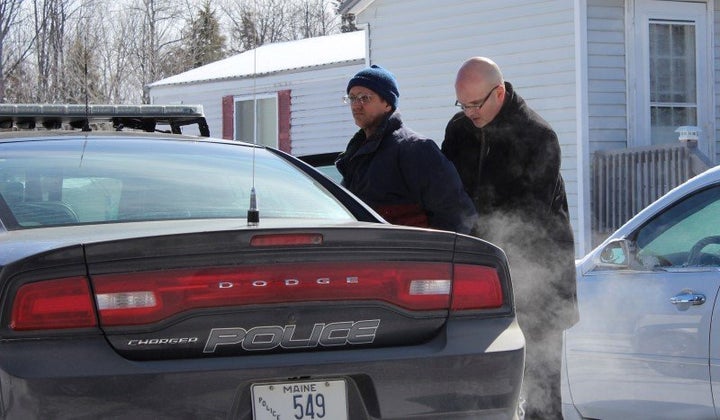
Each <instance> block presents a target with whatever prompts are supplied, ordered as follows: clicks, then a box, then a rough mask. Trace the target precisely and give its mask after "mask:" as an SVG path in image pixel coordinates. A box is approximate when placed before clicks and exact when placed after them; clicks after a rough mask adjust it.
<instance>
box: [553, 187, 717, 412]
mask: <svg viewBox="0 0 720 420" xmlns="http://www.w3.org/2000/svg"><path fill="white" fill-rule="evenodd" d="M643 216H644V217H645V219H646V220H643V221H640V223H636V224H635V225H636V226H638V227H637V228H636V229H634V230H633V231H632V232H630V233H629V234H628V235H626V238H627V240H623V241H622V242H619V243H621V244H623V246H622V247H615V248H613V247H612V246H610V247H606V248H605V249H598V250H596V253H597V254H598V255H595V258H594V259H595V260H596V261H598V263H596V264H594V265H591V266H590V267H589V269H588V266H584V267H583V266H581V267H580V269H579V270H578V305H579V309H580V322H579V323H578V324H577V325H576V326H574V327H573V328H571V329H570V330H568V331H567V335H566V344H565V345H566V361H567V364H566V366H567V375H568V381H569V383H570V389H571V393H572V399H573V401H574V403H575V406H576V407H577V408H578V410H579V411H580V412H581V414H582V415H583V416H584V417H591V418H603V419H609V418H653V419H661V418H667V419H678V418H697V419H700V418H703V419H706V418H715V416H716V415H715V409H714V406H713V392H712V388H711V383H710V379H711V378H710V373H711V370H710V369H709V367H708V366H709V363H710V358H711V352H710V351H711V349H712V360H713V361H714V362H713V371H714V373H715V374H716V375H720V366H718V364H719V363H718V362H719V361H720V358H719V357H718V350H720V339H718V338H712V339H711V326H712V322H711V321H712V318H713V308H714V306H715V304H716V299H717V295H718V288H719V287H720V271H719V267H720V253H719V252H718V250H720V245H718V242H720V187H719V186H717V185H715V186H711V187H708V188H704V189H703V190H701V191H696V192H693V193H691V194H688V195H685V196H683V197H682V198H681V199H679V200H678V201H677V202H675V203H673V204H671V205H669V206H665V207H664V208H662V209H661V210H659V211H658V212H655V213H654V214H652V213H651V214H647V213H645V214H643ZM613 251H615V252H616V253H617V255H610V254H613ZM603 252H605V255H601V253H603ZM603 261H605V262H608V261H610V262H612V263H611V264H603V263H602V262H603ZM711 343H712V347H711Z"/></svg>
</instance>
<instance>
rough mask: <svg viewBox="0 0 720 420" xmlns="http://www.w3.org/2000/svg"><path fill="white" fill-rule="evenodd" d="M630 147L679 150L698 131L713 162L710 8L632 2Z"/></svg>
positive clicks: (681, 3)
mask: <svg viewBox="0 0 720 420" xmlns="http://www.w3.org/2000/svg"><path fill="white" fill-rule="evenodd" d="M627 4H628V5H629V6H630V9H629V11H630V13H628V18H629V19H630V21H628V22H627V25H626V28H627V33H626V35H627V37H626V39H627V40H628V41H627V44H626V46H627V60H628V74H627V76H628V77H627V84H628V128H629V129H628V135H629V138H628V146H629V147H644V146H651V145H662V144H676V143H677V142H678V140H679V139H678V136H679V134H680V133H678V132H677V131H676V130H678V128H679V127H682V126H696V127H697V130H699V131H698V133H697V134H698V148H699V150H701V151H702V152H703V153H705V154H706V155H707V156H713V154H714V149H715V145H714V142H713V141H711V140H712V139H713V138H714V135H715V119H714V107H713V96H712V89H709V88H708V86H713V69H712V65H713V62H712V60H711V59H710V58H709V57H712V54H711V52H712V51H711V47H710V46H711V45H712V43H711V41H712V33H711V32H712V31H711V25H710V24H709V21H710V17H711V16H712V2H710V3H704V2H696V1H682V0H678V1H665V0H628V2H627Z"/></svg>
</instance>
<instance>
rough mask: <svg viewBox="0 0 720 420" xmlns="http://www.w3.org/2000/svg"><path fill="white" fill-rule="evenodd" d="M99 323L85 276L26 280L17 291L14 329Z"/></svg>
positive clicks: (12, 325) (23, 329) (13, 317)
mask: <svg viewBox="0 0 720 420" xmlns="http://www.w3.org/2000/svg"><path fill="white" fill-rule="evenodd" d="M95 326H97V317H96V316H95V305H94V304H93V301H92V295H91V294H90V287H89V285H88V281H87V279H86V278H85V277H69V278H64V279H56V280H47V281H40V282H35V283H28V284H24V285H22V286H21V287H20V288H19V289H18V291H17V294H16V295H15V300H14V301H13V308H12V319H11V321H10V328H12V329H13V330H16V331H27V330H45V329H62V328H86V327H95Z"/></svg>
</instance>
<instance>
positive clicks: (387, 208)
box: [336, 112, 477, 233]
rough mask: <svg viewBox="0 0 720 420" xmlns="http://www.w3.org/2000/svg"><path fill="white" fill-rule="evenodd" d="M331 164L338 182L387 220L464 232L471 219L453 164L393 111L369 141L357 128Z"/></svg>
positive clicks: (471, 209) (471, 211)
mask: <svg viewBox="0 0 720 420" xmlns="http://www.w3.org/2000/svg"><path fill="white" fill-rule="evenodd" d="M336 166H337V168H338V170H339V171H340V174H341V175H342V176H343V180H342V185H343V186H345V187H346V188H347V189H349V190H350V191H351V192H353V193H354V194H355V195H357V196H358V197H359V198H360V199H361V200H363V201H364V202H365V203H367V204H368V205H369V206H370V207H372V208H373V209H374V210H375V211H377V212H378V213H379V214H380V215H382V216H383V217H384V218H385V220H387V221H388V222H390V223H394V224H403V225H410V226H423V227H431V228H435V229H443V230H450V231H454V232H460V233H469V232H470V231H471V229H472V226H473V225H474V223H475V221H476V219H477V215H476V212H475V208H474V206H473V203H472V201H471V200H470V197H469V196H468V195H467V194H466V193H465V190H464V188H463V185H462V182H461V181H460V177H459V175H458V173H457V171H456V169H455V167H454V166H453V164H452V163H450V161H449V160H448V159H447V158H446V157H445V156H444V155H443V154H442V152H441V151H440V148H439V147H438V145H437V143H435V142H434V141H433V140H431V139H428V138H425V137H422V136H420V135H419V134H417V133H415V132H414V131H412V130H410V129H409V128H407V127H405V126H403V123H402V119H401V118H400V114H398V113H397V112H395V113H393V114H391V115H390V116H389V117H388V118H387V119H386V120H385V122H384V124H383V125H382V126H381V127H380V128H379V129H378V130H377V131H376V133H375V134H374V135H373V136H372V137H371V138H369V139H366V138H365V133H364V131H363V130H360V131H358V132H357V133H356V134H355V136H353V138H352V139H351V140H350V142H349V143H348V146H347V150H346V151H345V152H344V153H343V154H341V155H340V156H339V158H338V160H337V162H336Z"/></svg>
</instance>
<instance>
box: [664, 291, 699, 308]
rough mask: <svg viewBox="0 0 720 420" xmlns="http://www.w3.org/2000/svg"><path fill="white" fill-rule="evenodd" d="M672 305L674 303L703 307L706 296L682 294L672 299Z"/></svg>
mask: <svg viewBox="0 0 720 420" xmlns="http://www.w3.org/2000/svg"><path fill="white" fill-rule="evenodd" d="M670 303H672V304H673V305H678V304H681V303H685V304H688V303H689V304H691V305H702V304H703V303H705V295H700V294H696V293H680V294H679V295H675V296H673V297H671V298H670Z"/></svg>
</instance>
